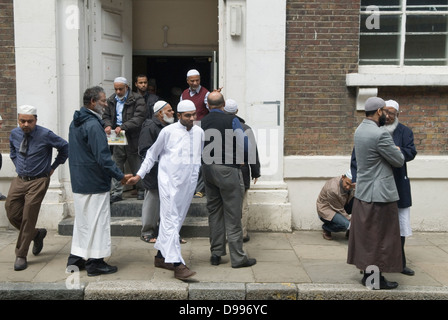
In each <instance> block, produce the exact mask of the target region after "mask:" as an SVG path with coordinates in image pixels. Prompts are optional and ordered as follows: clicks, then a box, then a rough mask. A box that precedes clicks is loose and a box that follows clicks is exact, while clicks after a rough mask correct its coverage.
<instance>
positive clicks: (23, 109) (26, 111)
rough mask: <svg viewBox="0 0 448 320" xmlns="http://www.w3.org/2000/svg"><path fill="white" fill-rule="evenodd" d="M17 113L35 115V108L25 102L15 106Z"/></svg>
mask: <svg viewBox="0 0 448 320" xmlns="http://www.w3.org/2000/svg"><path fill="white" fill-rule="evenodd" d="M17 113H18V114H31V115H37V109H36V107H33V106H30V105H27V104H25V105H23V106H20V107H18V108H17Z"/></svg>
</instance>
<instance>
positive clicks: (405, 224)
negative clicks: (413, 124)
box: [384, 100, 417, 276]
mask: <svg viewBox="0 0 448 320" xmlns="http://www.w3.org/2000/svg"><path fill="white" fill-rule="evenodd" d="M384 110H385V111H386V112H387V114H388V116H389V117H388V118H387V120H386V125H385V126H384V129H385V130H386V131H388V132H389V133H390V134H391V136H392V138H393V139H394V142H395V145H396V146H398V147H400V150H401V153H402V154H403V156H404V161H405V162H404V165H403V166H402V167H400V168H392V170H393V173H394V179H395V184H396V185H397V190H398V195H399V196H400V200H398V202H397V204H398V218H399V221H400V236H401V247H402V256H403V271H402V272H401V273H403V274H405V275H408V276H413V275H414V271H413V270H411V269H409V268H408V267H407V266H406V257H405V254H404V242H405V239H406V237H409V236H411V235H412V229H411V221H410V220H411V218H410V215H411V213H410V210H411V205H412V197H411V184H410V182H409V177H408V172H407V167H406V162H408V161H412V160H414V158H415V155H416V154H417V150H416V149H415V145H414V133H413V132H412V130H411V129H410V128H408V127H407V126H405V125H404V124H402V123H400V122H399V120H398V115H399V110H400V108H399V105H398V103H397V102H396V101H394V100H388V101H386V107H385V108H384Z"/></svg>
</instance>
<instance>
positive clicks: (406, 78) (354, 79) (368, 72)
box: [345, 66, 448, 87]
mask: <svg viewBox="0 0 448 320" xmlns="http://www.w3.org/2000/svg"><path fill="white" fill-rule="evenodd" d="M345 80H346V84H347V86H348V87H384V86H448V67H394V66H389V67H387V66H360V67H359V71H358V73H349V74H347V75H346V79H345Z"/></svg>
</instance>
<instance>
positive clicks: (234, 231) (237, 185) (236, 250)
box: [202, 164, 247, 266]
mask: <svg viewBox="0 0 448 320" xmlns="http://www.w3.org/2000/svg"><path fill="white" fill-rule="evenodd" d="M202 175H203V178H204V183H205V195H206V197H207V209H208V212H209V219H208V221H209V227H210V251H211V253H212V254H215V255H217V256H223V255H225V254H226V239H227V242H228V245H229V251H230V261H231V264H232V266H238V265H241V264H244V263H246V262H247V255H246V253H245V252H244V250H243V228H242V225H241V216H242V204H243V194H244V183H243V176H242V173H241V170H240V169H238V168H235V167H230V166H225V165H218V164H203V165H202Z"/></svg>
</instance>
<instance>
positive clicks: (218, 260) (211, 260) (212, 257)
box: [210, 254, 221, 266]
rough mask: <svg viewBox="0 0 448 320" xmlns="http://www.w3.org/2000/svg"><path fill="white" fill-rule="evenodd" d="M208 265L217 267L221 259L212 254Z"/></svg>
mask: <svg viewBox="0 0 448 320" xmlns="http://www.w3.org/2000/svg"><path fill="white" fill-rule="evenodd" d="M210 263H211V264H212V265H213V266H217V265H219V264H220V263H221V257H220V256H217V255H216V254H212V256H211V257H210Z"/></svg>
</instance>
